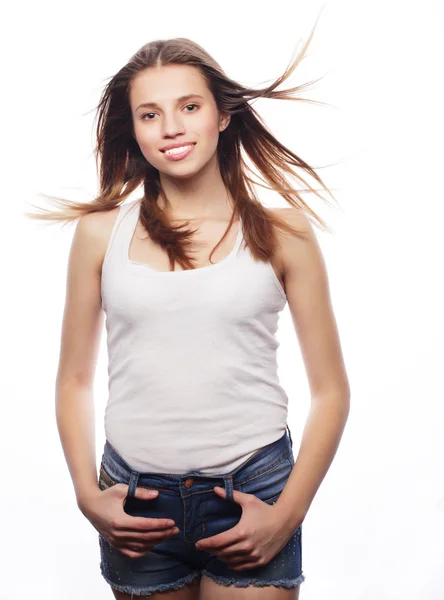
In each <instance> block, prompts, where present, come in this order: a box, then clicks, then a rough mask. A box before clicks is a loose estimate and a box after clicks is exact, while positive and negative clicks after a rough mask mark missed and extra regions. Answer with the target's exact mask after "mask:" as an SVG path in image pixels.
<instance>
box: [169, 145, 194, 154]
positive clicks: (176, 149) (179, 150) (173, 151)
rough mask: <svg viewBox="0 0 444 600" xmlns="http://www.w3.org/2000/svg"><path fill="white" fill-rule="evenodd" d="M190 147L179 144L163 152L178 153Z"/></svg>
mask: <svg viewBox="0 0 444 600" xmlns="http://www.w3.org/2000/svg"><path fill="white" fill-rule="evenodd" d="M188 148H191V145H190V146H181V147H180V148H171V150H165V154H180V153H181V152H183V151H184V150H187V149H188Z"/></svg>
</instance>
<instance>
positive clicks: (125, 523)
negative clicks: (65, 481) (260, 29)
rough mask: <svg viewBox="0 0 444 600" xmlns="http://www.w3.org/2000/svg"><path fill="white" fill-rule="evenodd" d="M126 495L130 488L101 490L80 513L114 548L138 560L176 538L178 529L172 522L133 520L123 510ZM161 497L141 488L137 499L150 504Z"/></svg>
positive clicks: (121, 486) (144, 519) (156, 493)
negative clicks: (165, 541) (156, 546)
mask: <svg viewBox="0 0 444 600" xmlns="http://www.w3.org/2000/svg"><path fill="white" fill-rule="evenodd" d="M127 494H128V485H126V484H124V483H117V484H115V485H113V486H112V487H109V488H106V489H104V490H101V489H100V488H99V489H97V492H96V493H94V494H93V495H92V496H89V498H88V500H87V501H86V502H84V503H83V506H82V508H81V511H82V512H83V514H84V515H85V517H86V518H87V519H88V520H89V521H90V522H91V524H92V525H93V526H94V527H95V529H97V531H98V532H99V533H100V534H101V535H102V536H103V537H104V538H105V539H106V540H107V541H108V542H109V543H110V544H111V546H113V547H114V548H117V549H118V550H120V552H122V553H123V554H126V556H129V557H130V558H139V557H140V556H144V555H145V554H147V553H148V552H149V551H150V550H151V548H153V546H155V545H156V544H159V543H160V542H163V541H164V540H168V539H170V538H171V537H173V536H174V535H176V533H178V531H179V529H178V528H177V527H175V523H174V520H172V519H154V518H150V517H133V516H131V515H129V514H127V513H126V512H125V511H124V509H123V506H124V504H125V500H126V497H127ZM158 494H159V492H158V491H157V490H148V489H146V488H142V487H138V488H136V492H135V496H134V497H135V498H138V499H140V500H147V501H148V500H152V499H153V498H156V497H157V495H158Z"/></svg>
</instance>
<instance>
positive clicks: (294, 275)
mask: <svg viewBox="0 0 444 600" xmlns="http://www.w3.org/2000/svg"><path fill="white" fill-rule="evenodd" d="M280 214H281V215H282V218H283V219H285V220H286V221H287V223H288V224H289V225H292V226H294V227H295V228H297V229H298V230H299V231H303V233H304V236H303V238H302V237H300V236H297V235H290V234H288V233H283V234H281V232H280V230H279V234H278V236H279V237H280V236H282V238H281V239H280V244H279V246H280V256H281V264H282V268H283V273H284V282H285V291H286V295H287V301H288V305H289V309H290V313H291V317H292V320H293V323H294V326H295V330H296V334H297V337H298V342H299V346H300V349H301V354H302V357H303V361H304V365H305V369H306V373H307V377H308V383H309V386H310V395H311V407H310V411H309V414H308V417H307V421H306V424H305V427H304V431H303V435H302V440H301V445H300V448H299V453H298V456H297V458H296V460H295V464H294V467H293V470H292V472H291V474H290V477H289V479H288V481H287V483H286V485H285V488H284V490H283V491H282V493H281V495H280V497H279V499H278V501H277V502H276V504H275V505H274V508H275V510H276V511H277V513H278V514H279V519H281V518H282V523H286V524H287V526H288V528H289V532H290V533H292V532H293V531H294V530H295V529H296V528H297V527H298V526H299V525H300V524H301V523H302V521H303V520H304V518H305V516H306V514H307V512H308V509H309V507H310V504H311V502H312V501H313V498H314V496H315V494H316V492H317V490H318V488H319V486H320V485H321V482H322V480H323V479H324V477H325V475H326V473H327V471H328V469H329V467H330V465H331V463H332V461H333V458H334V456H335V454H336V450H337V448H338V446H339V442H340V440H341V437H342V433H343V431H344V427H345V424H346V421H347V418H348V414H349V410H350V386H349V382H348V378H347V373H346V370H345V366H344V359H343V355H342V349H341V345H340V341H339V334H338V330H337V325H336V320H335V317H334V313H333V308H332V304H331V298H330V290H329V284H328V275H327V270H326V266H325V262H324V258H323V256H322V253H321V249H320V246H319V243H318V241H317V238H316V235H315V233H314V230H313V227H312V225H311V223H310V221H309V219H308V217H307V216H306V215H305V214H304V213H302V212H301V211H299V210H298V209H294V208H290V209H281V211H280Z"/></svg>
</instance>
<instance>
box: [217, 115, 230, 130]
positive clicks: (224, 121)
mask: <svg viewBox="0 0 444 600" xmlns="http://www.w3.org/2000/svg"><path fill="white" fill-rule="evenodd" d="M230 121H231V115H225V116H224V117H221V119H220V121H219V133H221V132H222V131H224V129H226V128H227V127H228V125H229V124H230Z"/></svg>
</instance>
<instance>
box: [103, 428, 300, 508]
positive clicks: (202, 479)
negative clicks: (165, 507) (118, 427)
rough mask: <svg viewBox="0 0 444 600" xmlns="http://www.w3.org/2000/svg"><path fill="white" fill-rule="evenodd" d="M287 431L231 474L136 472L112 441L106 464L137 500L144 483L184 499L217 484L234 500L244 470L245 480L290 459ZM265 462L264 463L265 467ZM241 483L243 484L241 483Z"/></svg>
mask: <svg viewBox="0 0 444 600" xmlns="http://www.w3.org/2000/svg"><path fill="white" fill-rule="evenodd" d="M287 430H288V435H287V431H285V433H284V435H283V436H282V437H281V438H280V439H278V440H276V441H275V442H273V443H271V444H268V445H267V446H264V447H263V448H260V449H259V450H257V451H256V452H254V453H253V454H252V455H251V456H250V457H249V458H248V459H247V460H246V461H244V462H243V463H241V464H240V465H239V466H237V467H236V468H235V469H233V470H232V471H229V472H228V473H220V474H212V475H206V474H204V473H202V472H200V471H188V472H186V473H143V472H139V471H136V470H135V469H132V468H131V467H130V465H129V464H128V463H127V462H126V461H125V460H124V459H123V458H122V457H121V456H120V455H119V454H118V453H117V451H116V450H115V449H114V448H113V447H112V446H111V444H110V443H109V441H108V440H106V441H105V447H104V452H103V456H102V464H103V465H104V468H105V469H106V470H107V471H108V472H109V475H110V476H111V477H113V476H114V477H115V478H116V479H121V480H122V481H128V496H129V497H134V495H135V491H136V487H137V485H138V484H139V483H140V484H144V485H145V486H146V487H149V486H150V485H153V486H156V487H158V486H161V487H162V488H163V489H167V490H170V491H177V490H178V489H179V491H180V493H181V494H182V495H184V496H186V495H187V490H188V488H189V487H191V483H190V482H192V484H193V493H196V491H206V490H208V489H210V488H212V487H214V486H216V485H219V486H220V487H224V488H225V490H226V492H227V497H228V498H232V494H233V478H234V477H235V475H237V474H239V472H240V471H242V480H247V479H250V478H252V477H256V476H258V475H260V474H261V472H266V471H267V470H269V469H271V468H273V466H274V465H276V464H278V463H279V462H280V461H281V460H283V459H285V458H287V457H288V456H289V454H290V452H291V450H292V447H293V441H292V439H291V433H290V428H289V427H288V425H287ZM262 463H263V464H262ZM237 483H238V484H240V483H242V481H237Z"/></svg>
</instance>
